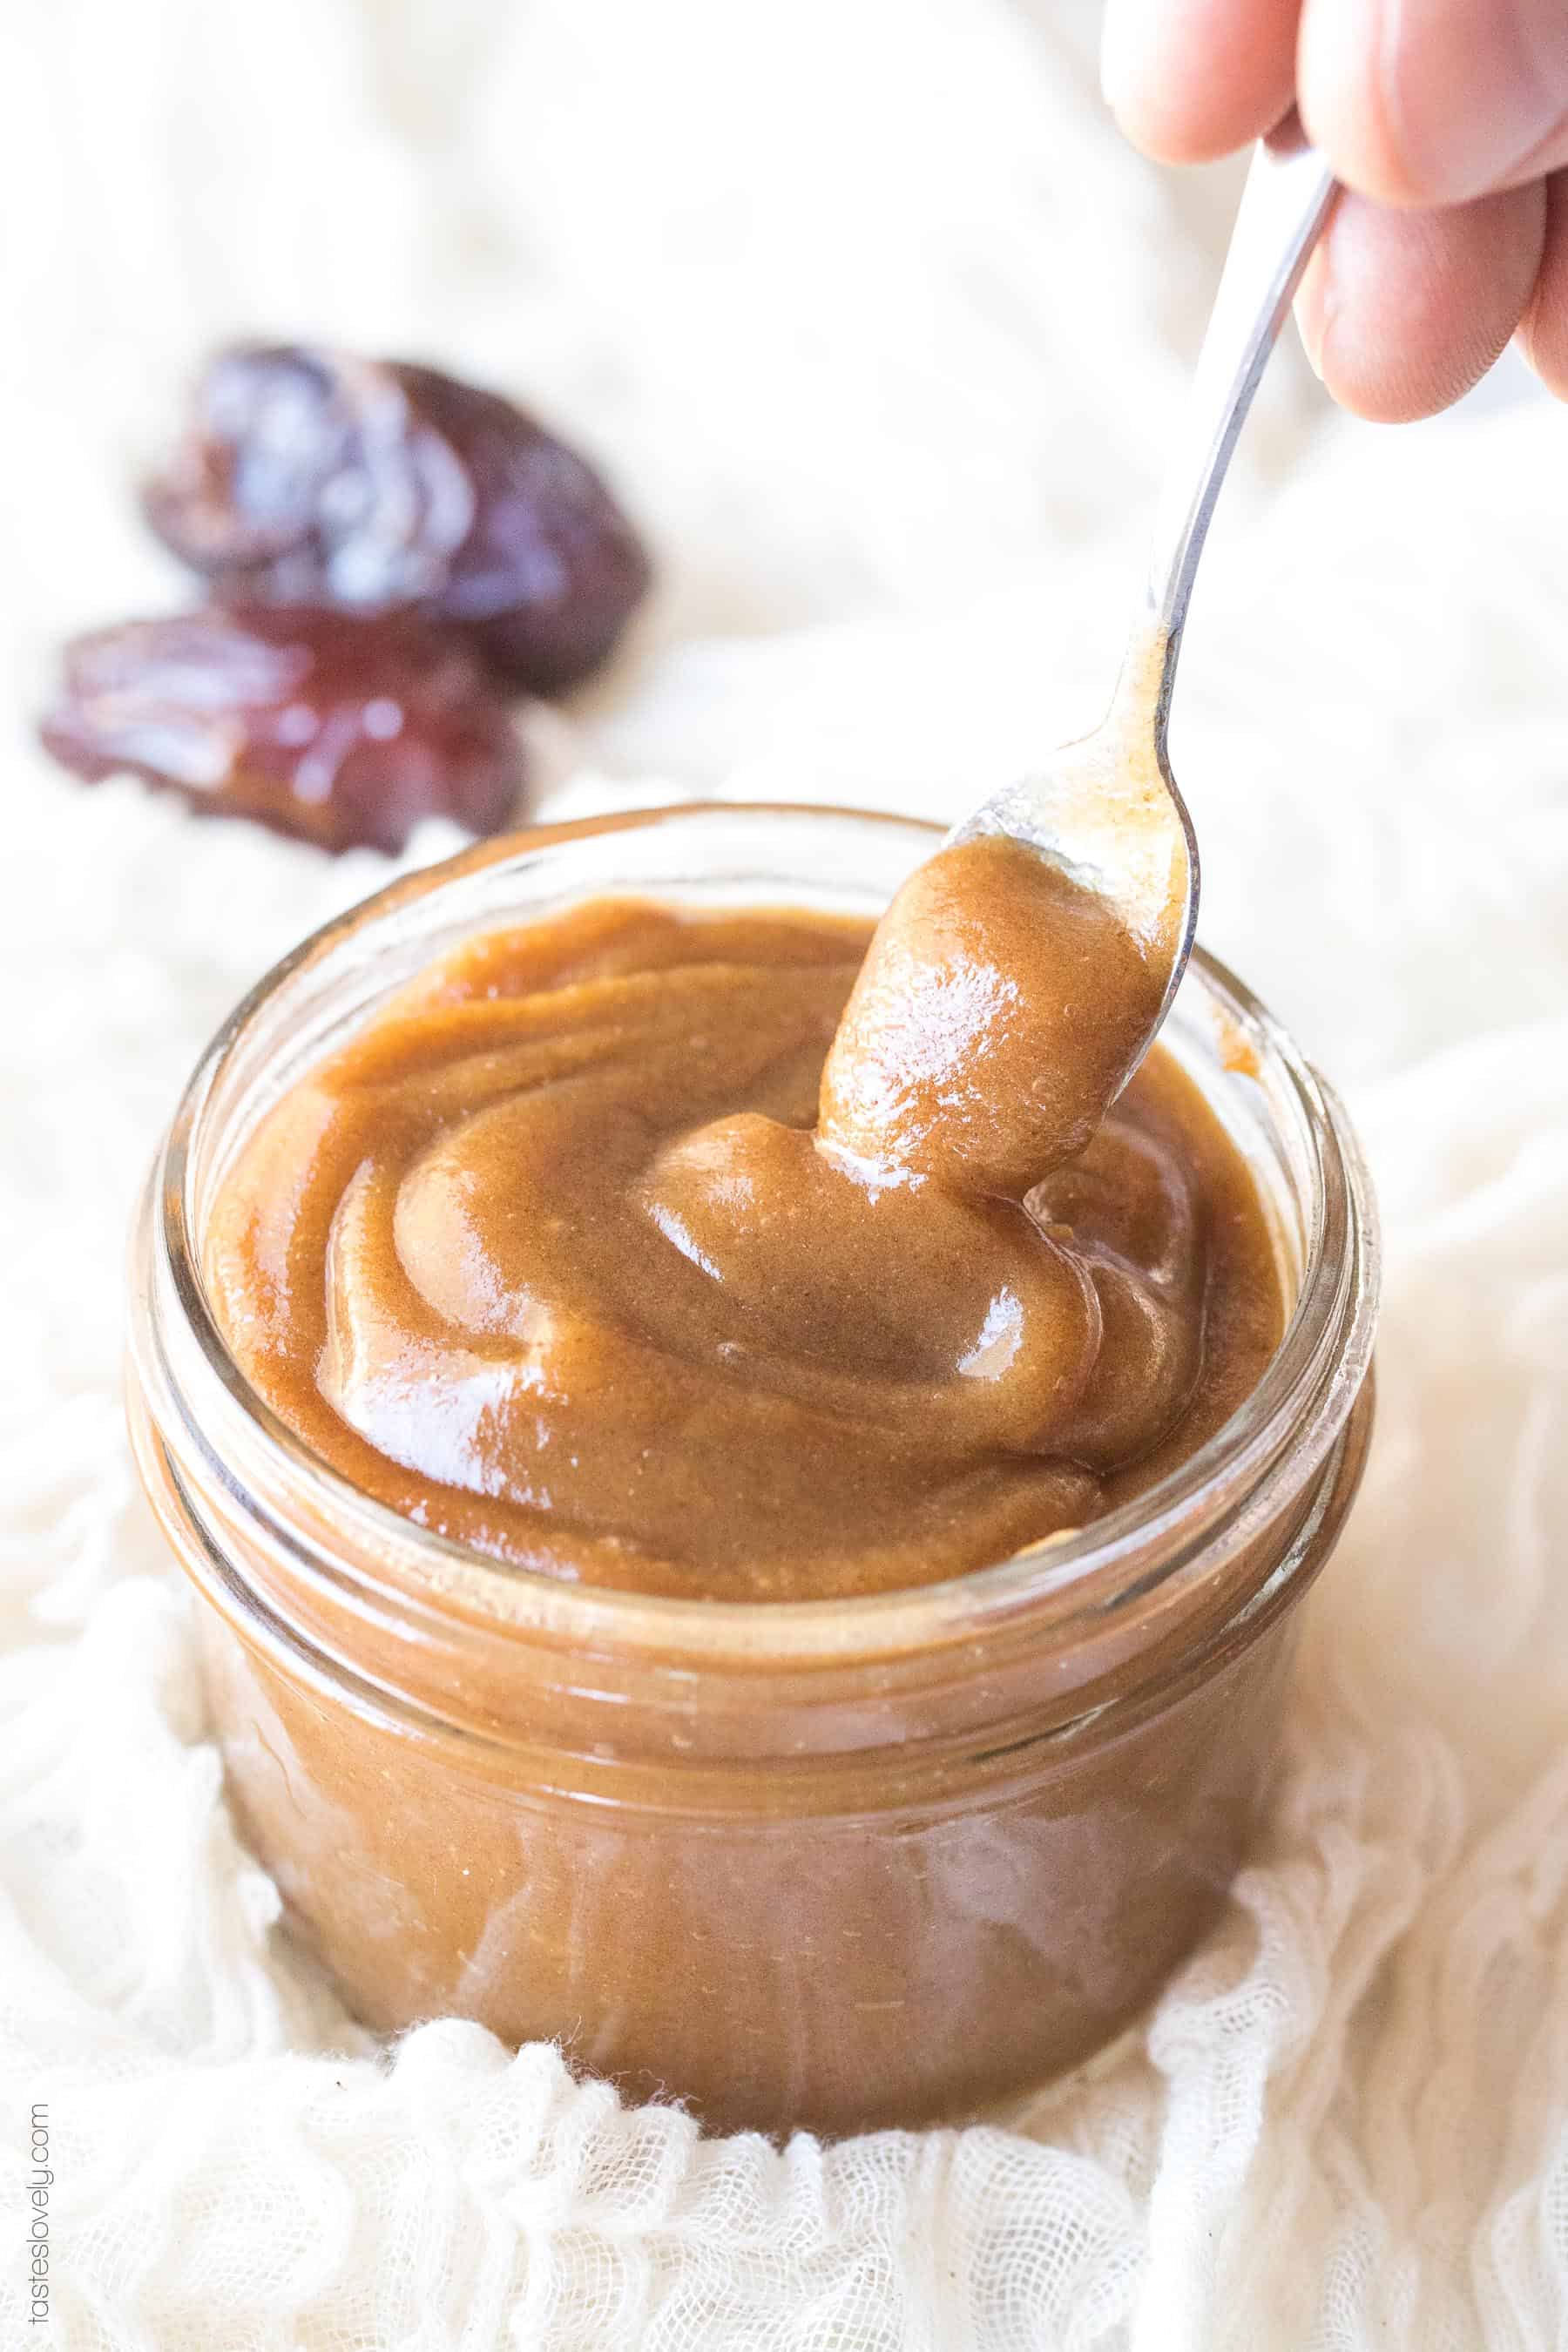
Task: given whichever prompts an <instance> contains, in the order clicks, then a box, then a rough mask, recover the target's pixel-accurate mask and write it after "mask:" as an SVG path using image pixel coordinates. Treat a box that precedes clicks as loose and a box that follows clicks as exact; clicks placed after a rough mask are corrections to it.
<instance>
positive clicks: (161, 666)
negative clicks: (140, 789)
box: [39, 604, 525, 851]
mask: <svg viewBox="0 0 1568 2352" xmlns="http://www.w3.org/2000/svg"><path fill="white" fill-rule="evenodd" d="M39 734H40V736H41V737H42V740H43V741H44V744H45V746H46V748H47V750H48V751H51V752H52V753H53V754H54V756H55V758H56V759H57V760H58V761H61V762H62V763H63V765H65V766H66V767H68V768H69V769H71V770H73V771H74V772H75V773H76V774H77V775H79V776H81V777H84V778H85V779H86V780H87V781H88V782H89V783H96V782H100V781H101V780H102V779H103V778H104V777H105V776H110V775H118V774H124V773H126V772H129V773H131V774H132V775H137V776H142V777H144V778H145V779H146V781H147V782H149V783H152V784H157V785H163V786H166V787H167V788H169V789H170V790H172V791H174V792H177V793H183V794H184V796H185V797H186V799H188V800H189V801H190V802H191V803H192V804H193V805H194V806H195V808H197V809H199V810H203V811H205V812H209V813H211V814H215V815H217V814H224V815H239V816H250V817H256V818H258V819H259V820H260V821H261V822H262V823H263V824H269V825H271V826H273V827H274V828H275V829H276V830H277V831H279V832H280V833H289V834H295V835H300V836H302V837H303V838H304V839H305V840H307V841H313V842H316V843H318V844H319V845H321V847H322V848H323V849H331V850H342V849H351V848H355V847H359V846H362V845H363V846H369V847H374V848H377V849H384V850H389V851H395V850H399V849H401V848H402V847H403V845H404V843H405V841H406V839H407V837H408V835H409V834H410V833H411V832H412V830H413V828H414V827H415V825H416V824H417V823H418V822H419V820H420V819H421V818H422V817H426V816H447V817H451V818H453V819H455V820H456V822H457V823H458V824H461V825H463V826H466V827H467V828H468V831H470V832H472V833H480V834H484V833H495V832H498V831H500V828H501V827H502V826H503V825H506V824H510V823H511V822H512V821H513V820H514V819H515V818H516V816H517V814H518V812H519V808H520V803H521V796H522V789H523V784H524V782H525V776H524V759H523V751H522V746H521V740H520V739H519V736H518V732H517V728H516V725H515V723H514V720H513V719H512V716H511V712H510V708H509V706H508V704H507V702H506V700H505V699H504V698H503V696H502V695H501V693H500V690H499V689H498V688H497V687H496V686H495V684H494V683H493V682H492V681H491V680H490V679H489V678H488V677H486V675H485V673H484V671H483V670H482V668H481V667H480V665H479V661H478V660H477V659H476V658H475V656H474V655H473V654H472V653H471V652H470V651H469V650H468V646H465V645H463V644H461V643H459V642H457V641H455V640H453V639H452V638H451V637H450V636H448V635H446V634H445V633H443V632H442V631H439V630H437V629H434V628H432V627H430V626H429V625H427V624H426V623H425V622H422V621H421V620H419V619H418V618H417V617H416V616H414V615H410V614H382V615H379V616H377V617H375V618H363V617H356V616H354V615H352V614H342V613H335V612H328V611H323V610H321V608H320V607H309V606H307V607H294V608H292V609H289V610H284V609H282V608H280V607H278V606H272V605H265V604H263V605H247V606H237V607H233V608H225V607H222V606H218V605H212V606H209V607H207V608H206V609H205V610H204V611H201V612H196V613H180V614H170V615H169V616H168V617H167V618H165V619H162V620H152V621H128V622H126V623H124V624H123V625H121V626H120V627H118V628H110V629H99V630H95V631H94V632H92V633H91V634H90V635H87V636H81V637H77V638H75V639H74V640H73V641H72V643H71V644H70V645H68V646H67V647H66V649H65V653H64V656H63V659H62V674H61V685H60V692H59V695H58V699H57V701H56V703H55V706H54V708H53V709H51V710H50V711H49V712H48V713H47V716H46V717H45V719H43V721H42V723H41V725H40V727H39Z"/></svg>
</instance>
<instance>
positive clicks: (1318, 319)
mask: <svg viewBox="0 0 1568 2352" xmlns="http://www.w3.org/2000/svg"><path fill="white" fill-rule="evenodd" d="M1333 299H1334V293H1333V279H1332V273H1331V270H1330V268H1329V248H1328V242H1327V237H1326V236H1325V239H1324V242H1323V243H1322V244H1321V245H1320V246H1319V247H1318V249H1317V251H1316V253H1314V254H1313V256H1312V258H1311V259H1310V262H1309V263H1308V264H1307V269H1306V274H1305V276H1304V277H1303V278H1302V280H1301V283H1300V286H1299V287H1298V288H1297V289H1296V331H1297V333H1298V334H1299V335H1300V338H1301V349H1302V350H1303V351H1304V352H1306V354H1307V361H1308V364H1309V365H1310V368H1311V371H1312V373H1313V374H1314V375H1315V376H1316V377H1317V379H1318V382H1319V383H1322V381H1323V338H1324V336H1325V335H1326V334H1327V333H1328V331H1329V325H1330V321H1331V317H1332V310H1333Z"/></svg>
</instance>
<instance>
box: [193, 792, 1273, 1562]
mask: <svg viewBox="0 0 1568 2352" xmlns="http://www.w3.org/2000/svg"><path fill="white" fill-rule="evenodd" d="M1162 991H1163V976H1162V974H1161V973H1160V972H1159V971H1158V969H1157V968H1153V969H1152V968H1151V966H1150V964H1149V963H1147V962H1146V961H1145V960H1144V957H1143V955H1142V951H1141V950H1140V948H1139V946H1138V944H1137V942H1136V941H1135V940H1132V939H1131V937H1130V936H1129V935H1128V934H1127V933H1125V932H1124V931H1122V930H1121V929H1120V928H1119V927H1118V925H1117V924H1116V922H1115V920H1114V919H1113V918H1112V917H1111V916H1110V914H1108V913H1107V912H1106V911H1105V909H1104V908H1102V907H1101V905H1100V902H1099V901H1098V900H1096V899H1095V898H1092V897H1091V896H1090V895H1089V894H1088V893H1087V892H1084V891H1082V890H1080V889H1079V888H1077V887H1075V886H1074V885H1073V884H1072V883H1071V882H1070V881H1069V880H1068V879H1067V878H1066V877H1063V876H1062V875H1061V874H1060V873H1059V872H1058V870H1057V869H1056V868H1054V867H1053V866H1048V865H1047V864H1046V863H1045V862H1044V861H1043V860H1041V859H1040V858H1038V857H1037V856H1035V855H1034V854H1033V853H1032V852H1030V851H1029V850H1027V849H1026V848H1024V847H1021V846H1020V845H1017V844H1016V843H1014V842H1012V841H1010V840H1007V839H1005V838H1002V837H999V836H994V837H987V838H984V839H981V840H976V841H969V842H966V843H963V844H961V845H957V846H951V847H948V848H946V849H944V850H942V851H941V852H940V853H939V854H938V855H937V856H935V857H934V858H932V859H931V860H930V861H929V862H928V863H927V864H926V865H925V866H921V868H919V869H918V871H917V872H916V873H915V874H914V875H913V876H912V877H910V880H909V882H907V883H906V884H905V886H904V887H903V889H902V890H901V891H900V894H899V896H898V897H897V898H895V900H894V902H893V904H892V906H891V907H890V908H889V911H888V913H887V915H886V916H885V917H884V918H883V920H882V922H881V924H880V925H879V927H878V928H877V929H876V931H875V933H874V934H871V933H870V931H869V928H868V926H866V925H864V924H861V923H858V922H853V921H849V920H847V919H839V918H834V917H829V916H825V915H820V914H815V913H809V912H805V911H801V912H789V911H783V912H781V911H778V910H774V909H768V908H756V909H748V910H742V911H739V912H726V913H717V912H710V911H705V910H698V911H689V910H682V909H677V908H670V907H663V906H660V905H658V904H654V903H650V902H647V901H645V900H640V899H636V898H601V899H597V900H594V901H591V902H588V903H586V904H584V905H580V906H577V907H575V908H573V909H571V910H570V911H568V912H566V913H563V914H560V915H557V916H554V917H552V918H549V919H539V920H535V921H533V922H531V923H529V924H528V925H527V926H526V927H522V928H519V929H513V930H510V931H504V932H500V933H492V934H489V935H486V936H483V937H480V938H479V939H476V940H473V941H472V942H471V943H469V944H468V946H466V947H464V948H463V949H461V950H459V951H458V952H457V953H456V954H454V955H452V956H450V957H448V958H447V960H445V961H442V962H441V963H439V964H437V966H435V967H434V968H433V969H432V970H431V971H428V972H427V973H426V974H425V975H423V976H422V977H421V978H420V979H419V980H418V981H416V982H414V983H413V984H412V985H411V986H409V987H407V988H406V989H405V990H404V991H403V992H401V993H400V994H398V995H397V996H396V997H395V999H394V1000H393V1001H391V1002H390V1003H388V1004H386V1005H385V1006H384V1008H383V1010H382V1011H381V1012H380V1013H379V1014H378V1015H377V1017H376V1018H374V1020H373V1021H372V1022H370V1023H369V1024H367V1025H366V1026H365V1028H363V1030H362V1031H361V1032H360V1033H359V1034H357V1035H356V1036H355V1037H354V1038H353V1040H352V1041H351V1042H350V1043H349V1044H348V1045H345V1046H343V1047H342V1048H341V1049H340V1050H339V1051H338V1052H337V1053H335V1054H334V1055H332V1056H331V1058H330V1059H328V1060H327V1061H325V1062H324V1063H323V1064H322V1065H321V1066H320V1067H319V1068H317V1069H316V1070H315V1071H313V1072H312V1073H311V1074H310V1076H308V1077H307V1078H306V1079H305V1080H304V1081H303V1082H302V1083H300V1084H299V1085H297V1086H296V1087H294V1088H293V1089H292V1091H290V1092H289V1093H288V1094H287V1095H286V1096H285V1097H283V1098H282V1100H281V1101H280V1102H279V1103H278V1104H277V1105H276V1107H275V1108H273V1109H272V1110H271V1112H270V1113H269V1114H268V1117H267V1118H265V1119H264V1120H263V1122H262V1123H261V1125H260V1126H259V1128H258V1129H257V1131H256V1132H255V1133H254V1134H253V1135H252V1136H251V1138H250V1139H249V1140H248V1141H247V1144H246V1145H245V1147H244V1148H243V1149H242V1150H241V1151H240V1153H239V1154H238V1157H237V1161H236V1163H235V1165H234V1166H233V1168H232V1169H231V1170H230V1171H229V1173H228V1175H227V1177H226V1181H225V1184H224V1187H223V1190H222V1192H221V1195H220V1198H219V1200H218V1202H217V1204H216V1212H215V1213H214V1216H213V1218H212V1222H211V1224H210V1227H209V1230H208V1233H207V1236H206V1249H205V1270H206V1275H207V1279H208V1283H209V1286H210V1288H211V1292H212V1295H213V1297H214V1300H215V1304H216V1311H217V1314H218V1317H219V1320H220V1323H221V1325H222V1327H223V1329H224V1334H225V1337H226V1340H227V1341H228V1344H229V1346H230V1347H231V1349H233V1352H234V1354H235V1356H236V1358H237V1361H238V1362H239V1364H240V1366H241V1367H242V1369H243V1370H244V1371H245V1372H246V1374H247V1377H248V1378H249V1380H250V1381H251V1382H252V1383H253V1385H254V1386H255V1387H256V1388H257V1390H258V1391H259V1392H260V1394H261V1395H262V1396H263V1397H264V1398H265V1399H266V1400H267V1402H268V1403H269V1404H270V1405H271V1406H272V1407H273V1408H274V1410H275V1411H276V1412H278V1413H279V1415H280V1416H281V1417H282V1418H283V1420H284V1421H285V1422H287V1423H289V1425H290V1426H291V1427H292V1428H293V1429H294V1430H295V1431H296V1432H297V1433H299V1434H300V1436H301V1437H303V1438H304V1439H305V1440H306V1441H307V1442H308V1443H309V1444H310V1445H311V1446H312V1447H313V1448H314V1449H315V1451H316V1452H317V1453H318V1454H321V1456H322V1457H323V1458H324V1459H325V1460H326V1461H328V1462H329V1463H331V1465H332V1466H333V1467H334V1468H335V1469H337V1470H338V1471H339V1472H340V1473H341V1474H342V1475H343V1476H344V1477H345V1478H347V1479H349V1480H350V1481H352V1482H353V1485H355V1486H357V1487H359V1488H361V1489H362V1490H363V1491H365V1492H367V1493H369V1494H371V1495H373V1496H377V1497H378V1498H379V1499H380V1500H381V1501H383V1502H384V1503H385V1504H387V1505H388V1506H390V1507H392V1508H393V1509H395V1510H396V1511H399V1512H402V1513H404V1514H405V1516H406V1517H409V1518H411V1519H413V1520H415V1521H416V1522H417V1523H418V1524H419V1525H420V1526H422V1527H425V1528H430V1529H432V1530H434V1531H437V1532H440V1533H443V1534H445V1535H447V1536H449V1537H451V1538H456V1539H458V1540H459V1541H461V1542H463V1543H465V1544H468V1545H469V1546H472V1547H474V1548H475V1549H478V1550H479V1551H480V1552H482V1553H485V1554H487V1555H489V1556H490V1557H491V1558H493V1559H500V1560H501V1561H504V1562H507V1563H510V1564H513V1565H515V1566H517V1567H519V1568H523V1569H530V1570H541V1571H543V1572H545V1573H548V1574H551V1575H554V1576H559V1577H563V1578H569V1579H580V1580H584V1581H585V1582H589V1583H595V1584H602V1585H613V1586H619V1587H623V1588H629V1589H632V1590H637V1591H647V1592H650V1593H663V1594H674V1595H679V1596H685V1597H688V1598H709V1599H721V1600H755V1601H780V1600H784V1601H788V1600H805V1599H821V1598H826V1597H828V1596H835V1595H850V1594H858V1593H868V1592H874V1591H888V1590H893V1589H898V1588H902V1587H909V1586H913V1585H918V1584H924V1583H929V1582H931V1581H933V1580H938V1579H941V1578H943V1577H947V1576H952V1575H955V1574H958V1573H961V1572H963V1571H964V1570H971V1569H973V1568H977V1567H980V1566H982V1565H984V1564H985V1563H986V1562H989V1561H992V1560H995V1559H1001V1558H1004V1557H1005V1556H1006V1555H1008V1554H1009V1553H1011V1552H1014V1551H1016V1550H1017V1549H1020V1548H1021V1547H1023V1546H1025V1545H1027V1544H1029V1543H1031V1542H1034V1541H1037V1540H1039V1539H1041V1538H1047V1537H1049V1536H1051V1535H1053V1534H1056V1533H1058V1532H1060V1531H1061V1530H1063V1529H1066V1528H1075V1527H1079V1526H1081V1525H1082V1524H1083V1523H1084V1522H1085V1521H1087V1520H1089V1519H1091V1518H1093V1517H1097V1516H1098V1515H1100V1514H1101V1513H1103V1512H1105V1511H1107V1510H1109V1509H1110V1508H1112V1507H1115V1506H1116V1505H1117V1504H1119V1503H1121V1502H1123V1501H1125V1500H1126V1499H1128V1498H1129V1497H1130V1496H1135V1495H1136V1494H1138V1493H1139V1492H1140V1491H1141V1490H1142V1489H1144V1488H1146V1487H1147V1486H1150V1485H1151V1484H1152V1482H1153V1481H1154V1480H1156V1479H1157V1478H1159V1477H1160V1476H1162V1475H1163V1474H1164V1473H1165V1472H1166V1471H1167V1470H1169V1469H1171V1468H1172V1467H1173V1466H1174V1465H1176V1464H1177V1463H1179V1462H1180V1461H1181V1460H1183V1459H1184V1457H1185V1456H1187V1455H1188V1454H1191V1453H1192V1452H1193V1451H1194V1449H1195V1448H1196V1447H1197V1446H1198V1445H1199V1444H1202V1443H1203V1442H1204V1440H1205V1438H1207V1437H1209V1436H1210V1435H1212V1434H1213V1433H1214V1432H1215V1430H1216V1429H1217V1428H1218V1427H1219V1426H1220V1424H1221V1423H1223V1422H1224V1421H1225V1420H1226V1418H1227V1417H1228V1416H1229V1414H1230V1413H1231V1412H1233V1411H1234V1410H1235V1409H1236V1407H1237V1405H1238V1404H1239V1403H1240V1402H1242V1400H1243V1399H1244V1398H1245V1397H1246V1395H1247V1393H1248V1391H1250V1390H1251V1389H1252V1388H1253V1387H1254V1386H1255V1385H1256V1383H1257V1381H1258V1377H1259V1375H1260V1374H1261V1372H1262V1370H1263V1368H1264V1365H1265V1364H1266V1362H1267V1361H1268V1357H1269V1356H1270V1354H1271V1353H1272V1351H1273V1349H1274V1348H1275V1347H1276V1345H1277V1344H1278V1342H1279V1336H1280V1329H1281V1324H1282V1312H1283V1310H1282V1297H1281V1283H1280V1277H1279V1269H1278V1265H1277V1261H1276V1254H1275V1250H1274V1247H1273V1244H1272V1240H1271V1237H1270V1234H1269V1230H1268V1223H1267V1221H1266V1218H1265V1214H1264V1212H1263V1209H1262V1207H1261V1204H1260V1202H1259V1198H1258V1192H1257V1189H1256V1187H1255V1185H1254V1183H1253V1181H1252V1179H1251V1177H1250V1175H1249V1173H1248V1171H1247V1167H1246V1165H1245V1163H1244V1161H1243V1160H1242V1158H1241V1156H1240V1154H1239V1153H1238V1151H1237V1148H1236V1146H1235V1145H1234V1144H1233V1143H1232V1141H1231V1140H1230V1139H1229V1138H1228V1136H1227V1135H1226V1131H1225V1129H1224V1128H1223V1127H1222V1125H1221V1124H1220V1122H1219V1120H1218V1119H1217V1118H1216V1117H1215V1114H1214V1113H1213V1112H1212V1111H1211V1110H1210V1109H1209V1108H1208V1107H1207V1106H1206V1104H1205V1102H1204V1100H1203V1099H1202V1097H1201V1096H1200V1095H1199V1093H1198V1091H1197V1089H1196V1088H1195V1087H1194V1086H1193V1085H1192V1083H1191V1082H1190V1081H1189V1080H1188V1079H1187V1078H1186V1077H1185V1076H1184V1075H1183V1073H1182V1072H1181V1070H1180V1069H1179V1067H1178V1066H1177V1065H1176V1063H1175V1062H1174V1060H1173V1059H1172V1058H1171V1057H1170V1056H1168V1055H1166V1054H1164V1053H1163V1051H1162V1050H1161V1049H1159V1048H1156V1049H1155V1050H1154V1051H1153V1052H1152V1054H1151V1055H1149V1056H1148V1058H1147V1059H1145V1060H1143V1061H1142V1063H1141V1064H1140V1065H1139V1066H1138V1067H1137V1068H1136V1070H1135V1073H1134V1075H1133V1076H1132V1077H1131V1081H1128V1079H1127V1072H1128V1070H1129V1068H1130V1067H1131V1066H1132V1065H1133V1064H1134V1063H1136V1062H1138V1057H1139V1055H1140V1054H1141V1053H1142V1048H1143V1045H1144V1043H1145V1041H1146V1039H1147V1037H1148V1035H1149V1033H1150V1031H1151V1029H1152V1026H1153V1024H1154V1023H1155V1021H1156V1019H1157V1017H1158V1013H1159V1007H1160V999H1161V995H1162Z"/></svg>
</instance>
